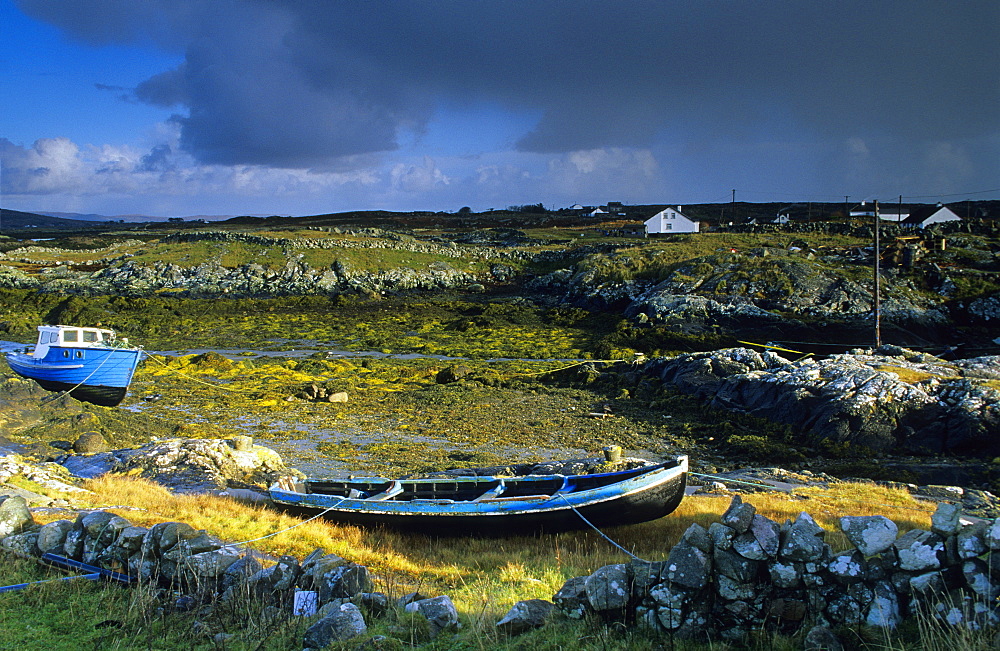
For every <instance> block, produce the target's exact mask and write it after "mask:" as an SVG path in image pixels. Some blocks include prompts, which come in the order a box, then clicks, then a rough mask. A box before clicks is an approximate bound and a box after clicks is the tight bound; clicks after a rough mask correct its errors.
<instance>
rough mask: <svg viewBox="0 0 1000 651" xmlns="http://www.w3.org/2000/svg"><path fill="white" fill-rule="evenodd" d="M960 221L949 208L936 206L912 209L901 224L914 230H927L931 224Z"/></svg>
mask: <svg viewBox="0 0 1000 651" xmlns="http://www.w3.org/2000/svg"><path fill="white" fill-rule="evenodd" d="M961 219H962V218H961V217H959V216H958V215H956V214H955V213H954V212H952V210H951V208H948V207H947V206H943V205H941V204H938V205H936V206H922V207H920V208H914V209H913V210H911V211H910V216H909V217H907V218H906V219H904V220H903V224H905V225H907V226H912V227H915V228H927V227H928V226H930V225H932V224H940V223H942V222H954V221H961Z"/></svg>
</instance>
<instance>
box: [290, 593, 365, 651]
mask: <svg viewBox="0 0 1000 651" xmlns="http://www.w3.org/2000/svg"><path fill="white" fill-rule="evenodd" d="M367 632H368V626H367V624H365V618H364V615H362V614H361V610H360V609H359V608H358V607H357V606H355V605H354V604H351V603H346V604H341V605H340V606H339V607H337V608H336V609H335V610H334V611H333V612H331V613H330V614H328V615H326V616H325V617H323V618H321V619H319V620H317V621H316V622H315V623H314V624H313V625H312V626H310V627H309V628H308V629H307V630H306V633H305V636H304V637H303V639H302V643H303V644H304V645H305V646H306V647H307V648H313V649H322V648H324V647H326V646H328V645H330V644H331V643H333V642H341V641H344V640H349V639H351V638H354V637H358V636H359V635H364V634H365V633H367Z"/></svg>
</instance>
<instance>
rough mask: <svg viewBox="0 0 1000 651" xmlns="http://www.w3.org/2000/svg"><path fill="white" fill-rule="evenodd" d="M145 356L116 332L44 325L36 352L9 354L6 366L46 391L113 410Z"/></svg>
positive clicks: (40, 327) (39, 328)
mask: <svg viewBox="0 0 1000 651" xmlns="http://www.w3.org/2000/svg"><path fill="white" fill-rule="evenodd" d="M142 354H143V352H142V349H141V348H139V347H135V346H129V344H128V339H118V338H117V336H116V335H115V333H114V331H113V330H105V329H103V328H80V327H76V326H65V325H54V326H47V325H42V326H38V342H37V343H36V344H35V347H34V349H33V350H31V351H25V352H10V353H7V364H8V365H10V369H11V370H12V371H14V372H15V373H17V374H18V375H20V376H22V377H26V378H29V379H32V380H34V381H35V382H38V384H40V385H41V386H42V388H43V389H47V390H49V391H67V392H69V394H70V395H71V396H73V397H74V398H76V399H77V400H83V401H86V402H92V403H94V404H97V405H104V406H106V407H114V406H115V405H117V404H118V403H120V402H121V401H122V399H124V398H125V393H126V392H127V391H128V387H129V384H131V383H132V376H133V375H134V374H135V369H136V367H137V366H138V365H139V361H140V360H141V359H142Z"/></svg>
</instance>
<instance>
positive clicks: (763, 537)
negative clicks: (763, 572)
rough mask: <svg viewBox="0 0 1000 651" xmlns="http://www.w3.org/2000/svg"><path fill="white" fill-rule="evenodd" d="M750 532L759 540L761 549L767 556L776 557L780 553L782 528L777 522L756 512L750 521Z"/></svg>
mask: <svg viewBox="0 0 1000 651" xmlns="http://www.w3.org/2000/svg"><path fill="white" fill-rule="evenodd" d="M750 533H752V534H753V537H754V538H755V539H756V540H757V543H758V545H760V549H761V551H762V552H763V553H764V555H765V556H766V557H767V558H774V557H775V556H777V555H778V549H779V547H780V535H781V528H780V527H779V526H778V523H777V522H774V521H773V520H769V519H768V518H765V517H764V516H762V515H759V514H754V516H753V518H752V519H751V521H750Z"/></svg>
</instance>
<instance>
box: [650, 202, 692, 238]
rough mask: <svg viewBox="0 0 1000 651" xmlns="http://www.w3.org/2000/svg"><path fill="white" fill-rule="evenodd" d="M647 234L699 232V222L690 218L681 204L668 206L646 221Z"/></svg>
mask: <svg viewBox="0 0 1000 651" xmlns="http://www.w3.org/2000/svg"><path fill="white" fill-rule="evenodd" d="M645 226H646V235H666V234H669V233H697V232H698V222H696V221H694V220H693V219H688V218H687V217H685V216H684V214H683V213H682V212H681V206H677V208H676V209H675V208H667V209H665V210H661V211H660V212H658V213H656V214H655V215H653V216H652V217H650V218H649V219H647V220H646V221H645Z"/></svg>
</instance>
